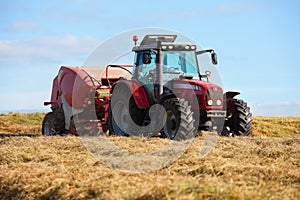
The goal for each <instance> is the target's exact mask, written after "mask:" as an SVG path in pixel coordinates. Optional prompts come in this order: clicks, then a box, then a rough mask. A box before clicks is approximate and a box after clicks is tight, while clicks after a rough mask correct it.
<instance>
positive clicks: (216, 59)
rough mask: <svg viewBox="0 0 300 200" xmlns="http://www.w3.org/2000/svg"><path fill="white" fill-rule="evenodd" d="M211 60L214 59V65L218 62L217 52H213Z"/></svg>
mask: <svg viewBox="0 0 300 200" xmlns="http://www.w3.org/2000/svg"><path fill="white" fill-rule="evenodd" d="M211 61H212V64H214V65H217V64H218V58H217V54H216V53H215V52H212V53H211Z"/></svg>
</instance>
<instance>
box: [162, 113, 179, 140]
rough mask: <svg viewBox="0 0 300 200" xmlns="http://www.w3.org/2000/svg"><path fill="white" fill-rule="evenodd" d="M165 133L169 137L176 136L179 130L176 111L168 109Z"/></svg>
mask: <svg viewBox="0 0 300 200" xmlns="http://www.w3.org/2000/svg"><path fill="white" fill-rule="evenodd" d="M164 129H165V134H166V135H167V137H168V138H174V137H175V135H176V132H177V120H176V117H175V115H174V112H172V111H171V110H167V120H166V124H165V128H164Z"/></svg>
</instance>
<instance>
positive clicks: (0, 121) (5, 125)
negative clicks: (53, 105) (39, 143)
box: [0, 112, 45, 135]
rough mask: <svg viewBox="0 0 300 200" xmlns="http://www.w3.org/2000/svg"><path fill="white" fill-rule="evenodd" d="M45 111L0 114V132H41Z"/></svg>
mask: <svg viewBox="0 0 300 200" xmlns="http://www.w3.org/2000/svg"><path fill="white" fill-rule="evenodd" d="M44 116H45V113H13V112H10V113H9V114H0V134H8V133H10V134H24V133H26V134H28V133H30V134H36V135H40V134H41V130H42V127H41V124H42V121H43V118H44Z"/></svg>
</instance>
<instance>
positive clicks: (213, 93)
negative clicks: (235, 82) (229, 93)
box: [206, 88, 223, 106]
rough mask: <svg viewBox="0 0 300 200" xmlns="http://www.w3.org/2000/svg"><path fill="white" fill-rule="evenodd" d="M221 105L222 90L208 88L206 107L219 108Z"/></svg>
mask: <svg viewBox="0 0 300 200" xmlns="http://www.w3.org/2000/svg"><path fill="white" fill-rule="evenodd" d="M222 104H223V90H222V89H220V88H209V89H208V90H207V91H206V105H207V106H221V105H222Z"/></svg>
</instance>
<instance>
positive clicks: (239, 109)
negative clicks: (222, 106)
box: [221, 99, 252, 136]
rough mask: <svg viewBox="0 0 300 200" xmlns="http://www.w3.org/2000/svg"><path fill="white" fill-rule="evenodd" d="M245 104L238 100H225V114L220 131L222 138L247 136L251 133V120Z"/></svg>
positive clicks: (248, 109)
mask: <svg viewBox="0 0 300 200" xmlns="http://www.w3.org/2000/svg"><path fill="white" fill-rule="evenodd" d="M251 116H252V114H251V112H250V108H249V107H248V106H247V103H246V102H244V101H242V100H240V99H228V100H227V114H226V119H225V123H224V127H223V131H222V133H221V134H222V135H224V136H249V135H251V132H252V119H251Z"/></svg>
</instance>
